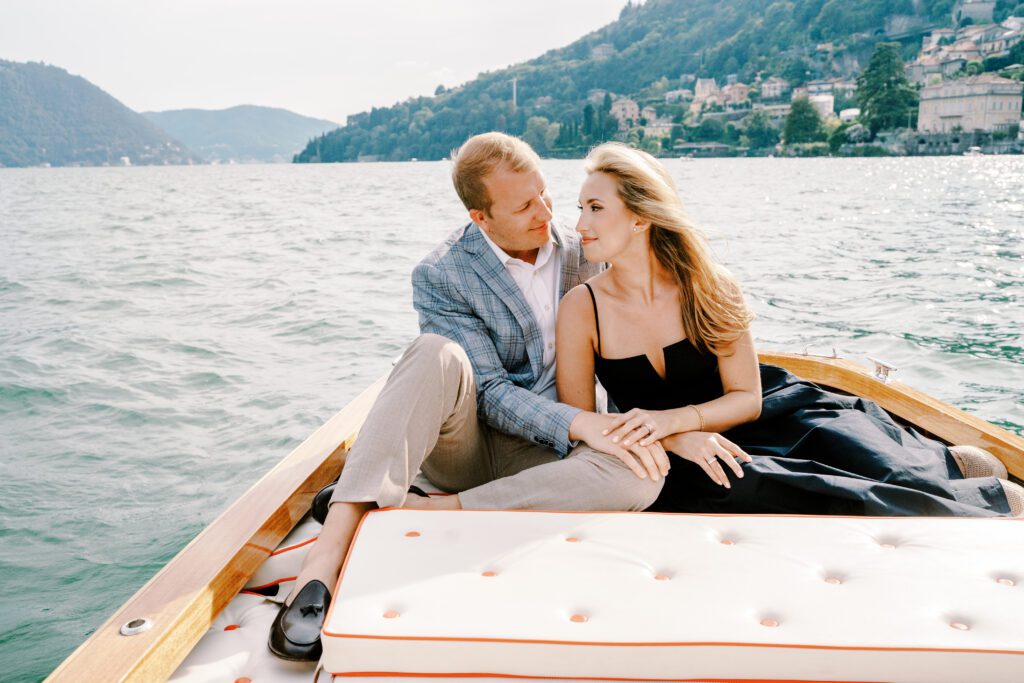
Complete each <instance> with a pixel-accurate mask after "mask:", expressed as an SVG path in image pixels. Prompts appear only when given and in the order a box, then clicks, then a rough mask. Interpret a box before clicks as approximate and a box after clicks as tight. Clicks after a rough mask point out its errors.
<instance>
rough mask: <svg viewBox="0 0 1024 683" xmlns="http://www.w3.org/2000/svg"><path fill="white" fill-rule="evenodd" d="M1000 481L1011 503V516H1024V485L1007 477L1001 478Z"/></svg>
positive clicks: (1007, 499) (1007, 500)
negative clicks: (1015, 482)
mask: <svg viewBox="0 0 1024 683" xmlns="http://www.w3.org/2000/svg"><path fill="white" fill-rule="evenodd" d="M999 483H1000V484H1002V486H1003V493H1005V494H1006V502H1007V503H1009V504H1010V516H1011V517H1024V487H1022V486H1020V485H1019V484H1014V483H1013V482H1012V481H1007V480H1006V479H1000V480H999Z"/></svg>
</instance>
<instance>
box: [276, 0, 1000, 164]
mask: <svg viewBox="0 0 1024 683" xmlns="http://www.w3.org/2000/svg"><path fill="white" fill-rule="evenodd" d="M999 2H1000V3H1003V4H1005V0H999ZM953 4H954V0H857V1H856V2H851V1H850V0H647V1H646V2H643V3H630V4H628V5H626V7H625V8H624V9H623V10H622V12H621V14H620V16H619V18H618V19H617V20H616V21H614V22H612V23H611V24H609V25H607V26H605V27H603V28H601V29H598V30H597V31H594V32H593V33H590V34H589V35H586V36H584V37H583V38H581V39H579V40H577V41H576V42H574V43H572V44H571V45H568V46H566V47H563V48H560V49H556V50H551V51H549V52H547V53H545V54H543V55H541V56H540V57H538V58H536V59H533V60H531V61H528V62H525V63H523V64H518V65H514V66H511V67H509V68H506V69H502V70H499V71H495V72H490V73H484V74H481V75H480V76H478V77H477V78H476V79H475V80H473V81H470V82H468V83H465V84H463V85H461V86H459V87H457V88H453V89H451V90H445V89H444V88H441V87H439V88H438V91H437V93H436V94H435V96H434V97H417V98H412V99H409V100H406V101H404V102H400V103H398V104H395V105H394V106H391V107H383V108H374V109H372V110H371V111H369V112H363V113H360V114H356V115H353V116H350V117H349V118H348V123H347V125H346V126H345V127H343V128H340V129H338V130H336V131H333V132H331V133H328V134H327V135H324V136H321V137H319V138H316V139H314V140H312V141H311V142H310V144H309V145H308V146H307V147H306V149H305V150H303V151H302V152H301V153H300V154H298V155H297V156H296V158H295V160H296V161H297V162H317V161H355V160H358V159H389V160H399V159H408V158H411V157H417V158H420V159H439V158H443V157H445V156H447V155H448V153H449V152H450V151H451V150H452V149H453V148H455V147H457V146H458V145H459V144H460V143H461V142H462V141H464V140H465V139H466V138H467V137H468V136H469V135H472V134H474V133H477V132H481V131H486V130H504V131H507V132H510V133H513V134H516V135H522V136H524V137H525V138H526V139H527V140H528V141H529V142H530V143H531V144H533V145H534V146H535V147H537V148H538V150H539V151H541V152H542V153H546V154H549V155H553V156H558V155H572V154H579V153H580V151H581V150H585V148H586V145H587V144H593V143H594V142H599V141H601V140H603V139H607V138H608V137H610V136H611V135H612V134H613V133H614V132H615V131H616V130H617V124H616V123H612V124H611V125H610V126H609V125H606V124H608V121H609V120H610V117H607V116H605V117H604V118H602V114H607V112H608V108H609V107H610V105H611V102H610V100H608V99H604V100H602V96H603V91H607V92H609V93H614V94H616V95H630V96H631V97H633V98H634V99H636V100H638V101H639V103H640V105H641V106H644V105H646V104H650V105H652V106H656V107H657V109H658V110H657V113H658V115H659V117H660V116H669V117H670V118H672V119H673V120H676V122H677V123H681V122H682V117H681V116H680V115H679V113H678V111H675V112H674V111H672V110H671V108H669V107H667V106H666V102H665V97H664V93H665V92H670V91H672V90H675V89H684V88H693V87H694V84H693V81H692V79H693V78H715V79H717V80H718V82H719V83H722V82H723V81H724V80H725V78H726V77H727V76H729V75H735V77H736V78H737V79H738V80H739V82H744V83H753V82H754V81H755V79H756V76H757V75H758V74H761V75H762V76H763V77H764V78H767V77H768V76H771V75H779V76H782V77H784V78H786V79H787V80H789V82H790V83H791V84H794V85H799V84H801V83H802V82H805V81H807V80H809V79H811V78H824V77H829V76H844V77H847V78H849V77H851V76H853V75H855V74H856V72H857V71H859V70H860V68H861V66H862V65H864V64H866V63H867V61H868V59H869V58H870V55H871V52H872V50H873V49H874V47H875V45H876V44H877V43H878V42H881V41H884V40H888V39H902V40H903V41H904V43H905V48H906V55H905V56H907V57H909V56H912V55H913V54H914V52H916V49H917V48H918V47H919V46H920V33H921V31H923V30H925V29H926V28H928V27H930V26H937V25H946V24H948V23H950V22H951V16H950V15H951V10H952V7H953ZM513 79H515V82H516V91H517V102H516V105H517V106H515V107H513V103H512V92H513ZM588 97H589V98H590V100H589V102H588ZM588 103H589V105H590V110H589V111H588V109H587V107H588Z"/></svg>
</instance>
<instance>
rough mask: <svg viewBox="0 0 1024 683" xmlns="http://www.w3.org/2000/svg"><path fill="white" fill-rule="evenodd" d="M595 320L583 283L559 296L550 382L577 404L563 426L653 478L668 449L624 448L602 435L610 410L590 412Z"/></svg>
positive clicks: (664, 470) (663, 466) (663, 468)
mask: <svg viewBox="0 0 1024 683" xmlns="http://www.w3.org/2000/svg"><path fill="white" fill-rule="evenodd" d="M596 329H597V323H596V321H595V320H594V307H593V304H592V303H591V300H590V293H589V292H587V291H586V288H585V287H584V286H583V285H580V286H578V287H575V288H574V289H572V290H571V291H570V292H569V293H568V294H566V295H565V296H564V297H562V301H561V303H560V304H559V305H558V321H557V323H556V325H555V361H556V362H555V368H556V372H555V382H556V386H557V388H558V400H559V401H560V402H562V403H566V404H568V405H571V406H573V407H576V408H579V409H581V410H582V411H583V412H581V413H579V414H578V415H577V416H576V417H575V418H573V421H572V424H570V425H569V438H570V439H579V440H581V441H585V442H587V444H588V445H589V446H590V447H591V448H594V449H596V450H599V451H602V452H604V453H608V454H610V455H614V456H615V457H617V458H618V459H619V460H621V461H622V462H623V463H624V464H625V465H626V466H627V467H629V468H630V469H631V470H633V473H634V474H636V475H637V476H638V477H640V478H644V477H648V476H649V477H651V479H653V480H654V481H658V479H659V478H660V477H663V476H665V475H666V474H668V470H669V461H668V454H667V453H666V452H665V449H664V448H662V447H661V444H660V443H655V444H650V445H648V446H641V445H640V444H638V443H634V444H632V445H631V446H629V447H625V446H623V445H620V444H616V443H613V442H612V440H611V439H610V438H609V437H608V436H607V434H608V431H609V427H610V425H611V421H612V420H613V419H614V418H613V417H612V416H610V415H599V414H598V413H595V412H594V410H595V406H596V399H595V395H594V380H595V378H594V348H595V346H596V343H597V336H596Z"/></svg>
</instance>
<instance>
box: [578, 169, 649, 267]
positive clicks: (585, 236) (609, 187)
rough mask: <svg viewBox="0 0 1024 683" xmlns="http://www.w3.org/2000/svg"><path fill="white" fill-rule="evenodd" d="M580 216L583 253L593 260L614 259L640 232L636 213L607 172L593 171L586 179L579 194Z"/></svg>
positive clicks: (579, 231)
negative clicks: (620, 196)
mask: <svg viewBox="0 0 1024 683" xmlns="http://www.w3.org/2000/svg"><path fill="white" fill-rule="evenodd" d="M579 208H580V219H579V221H577V223H576V231H577V232H578V233H579V234H580V238H581V241H582V243H583V254H584V256H586V257H587V260H588V261H590V262H591V263H601V262H607V261H612V260H614V258H615V257H616V256H618V255H620V254H621V253H623V251H625V250H626V249H627V248H628V247H629V246H630V245H631V241H633V238H634V237H637V236H638V235H639V233H638V232H636V231H634V230H633V228H634V227H638V226H639V225H640V220H639V219H638V218H637V216H636V214H634V213H633V212H631V211H630V210H629V209H627V208H626V205H625V204H624V203H623V202H622V200H621V199H620V198H619V186H618V183H617V182H616V180H615V178H614V177H612V176H610V175H608V174H607V173H591V174H590V175H588V176H587V179H586V180H584V181H583V187H582V188H580V198H579Z"/></svg>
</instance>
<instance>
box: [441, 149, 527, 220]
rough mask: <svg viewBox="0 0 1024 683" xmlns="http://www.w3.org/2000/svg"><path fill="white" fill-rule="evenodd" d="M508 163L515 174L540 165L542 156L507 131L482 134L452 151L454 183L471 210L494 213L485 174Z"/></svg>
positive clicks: (464, 202) (466, 205) (467, 207)
mask: <svg viewBox="0 0 1024 683" xmlns="http://www.w3.org/2000/svg"><path fill="white" fill-rule="evenodd" d="M502 164H505V165H507V166H508V168H509V169H510V170H512V171H514V172H516V173H521V172H523V171H529V170H532V169H535V168H539V167H540V157H539V156H537V153H536V152H534V151H533V148H532V147H530V146H529V145H528V144H526V143H525V142H523V141H522V140H520V139H519V138H516V137H512V136H511V135H506V134H505V133H481V134H480V135H474V136H473V137H471V138H470V139H468V140H466V142H464V143H463V144H462V147H459V148H458V149H457V150H455V151H454V152H452V183H454V184H455V191H456V192H457V193H458V195H459V199H461V200H462V203H463V204H464V205H465V207H466V209H467V210H468V211H472V210H473V209H478V210H480V211H483V212H484V213H485V214H487V215H488V216H490V215H491V197H490V196H489V195H488V194H487V187H486V186H485V185H484V177H485V176H487V175H488V174H490V173H491V172H493V171H494V170H495V169H496V168H498V166H500V165H502Z"/></svg>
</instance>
